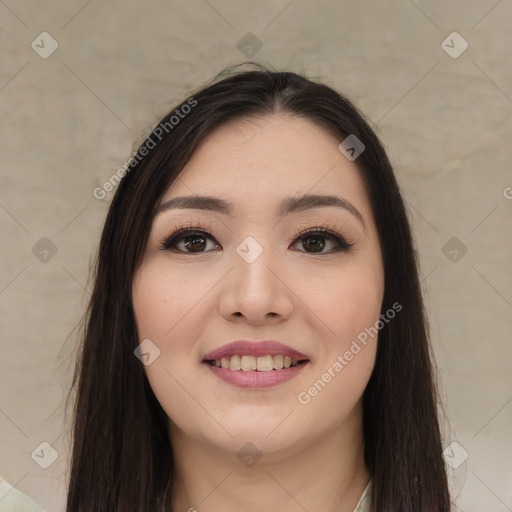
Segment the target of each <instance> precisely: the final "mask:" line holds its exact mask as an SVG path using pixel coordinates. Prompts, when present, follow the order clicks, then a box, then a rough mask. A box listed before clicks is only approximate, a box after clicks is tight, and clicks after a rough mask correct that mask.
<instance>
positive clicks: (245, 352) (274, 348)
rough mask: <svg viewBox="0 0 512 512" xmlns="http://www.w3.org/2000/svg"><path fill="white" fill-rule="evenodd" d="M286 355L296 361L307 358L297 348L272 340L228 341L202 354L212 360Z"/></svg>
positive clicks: (206, 358)
mask: <svg viewBox="0 0 512 512" xmlns="http://www.w3.org/2000/svg"><path fill="white" fill-rule="evenodd" d="M279 354H280V355H282V356H288V357H290V358H291V359H295V360H297V361H301V360H303V359H308V356H307V355H305V354H302V353H301V352H298V351H297V350H295V349H293V348H291V347H289V346H288V345H284V344H283V343H279V342H277V341H273V340H265V341H247V340H240V341H233V342H232V343H228V344H227V345H223V346H222V347H219V348H218V349H216V350H214V351H213V352H210V353H208V354H206V355H205V356H204V360H205V361H213V360H219V359H222V358H223V357H225V358H230V357H231V356H234V355H238V356H255V357H260V356H266V355H271V356H276V355H279Z"/></svg>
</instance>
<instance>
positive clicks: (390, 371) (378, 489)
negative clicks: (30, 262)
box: [67, 66, 450, 512]
mask: <svg viewBox="0 0 512 512" xmlns="http://www.w3.org/2000/svg"><path fill="white" fill-rule="evenodd" d="M125 174H126V175H125V176H124V177H123V179H122V180H121V182H120V184H119V188H118V190H117V191H116V194H115V197H114V199H113V201H112V204H111V206H110V209H109V213H108V216H107V219H106V222H105V226H104V229H103V234H102V238H101V243H100V248H99V254H98V261H97V268H96V273H95V282H94V290H93V294H92V298H91V301H90V305H89V309H88V314H87V319H86V323H85V330H84V333H83V344H82V352H81V356H80V358H79V361H78V363H77V367H76V372H75V378H74V381H73V386H74V388H76V393H77V394H76V405H75V418H74V430H73V448H72V461H71V471H70V481H69V493H68V503H67V510H68V511H69V512H71V511H72V512H79V511H80V512H82V511H84V512H85V511H87V512H90V511H95V512H103V511H105V512H107V511H108V512H112V511H123V512H128V511H140V512H142V511H144V512H149V511H155V512H156V511H170V510H172V511H178V510H183V511H186V510H189V511H193V510H197V511H199V512H206V511H216V510H223V511H228V512H229V511H231V510H235V509H236V510H239V509H240V508H243V510H244V511H256V510H258V511H259V510H280V511H296V510H297V511H298V510H309V511H325V512H327V511H329V512H334V511H336V512H352V511H354V510H357V511H358V512H360V511H365V512H366V511H374V512H376V511H378V512H384V511H389V512H397V511H404V512H405V511H407V512H410V511H415V512H442V511H448V510H449V509H450V497H449V492H448V485H447V478H446V473H445V467H444V463H443V458H442V446H441V436H440V428H439V422H438V418H437V405H436V401H437V393H436V388H435V383H434V379H433V370H432V364H431V360H430V347H429V341H428V330H427V321H426V318H425V315H424V308H423V302H422V297H421V290H420V283H419V279H418V270H417V261H416V256H415V250H414V246H413V242H412V237H411V229H410V226H409V223H408V220H407V215H406V211H405V208H404V202H403V199H402V197H401V195H400V192H399V188H398V186H397V182H396V180H395V177H394V175H393V171H392V168H391V166H390V163H389V161H388V158H387V156H386V154H385V151H384V149H383V147H382V145H381V143H380V142H379V140H378V138H377V136H376V135H375V133H374V132H373V131H372V130H371V128H370V127H369V126H368V124H367V123H366V121H365V120H364V119H363V117H362V115H361V114H360V113H358V111H357V110H356V108H355V107H354V106H353V105H352V104H351V103H350V102H349V101H348V100H347V99H345V98H344V97H342V96H341V95H340V94H339V93H337V92H335V91H334V90H333V89H331V88H329V87H327V86H325V85H322V84H318V83H315V82H312V81H310V80H308V79H306V78H304V77H302V76H299V75H296V74H294V73H287V72H272V71H269V70H267V69H265V68H263V67H261V66H259V67H258V68H257V69H256V70H254V71H245V72H239V73H234V74H232V75H230V76H227V77H224V78H223V79H220V80H217V81H213V82H212V83H210V84H209V85H208V86H206V87H204V88H203V89H201V90H200V91H198V92H197V93H195V94H194V95H193V96H192V97H190V98H188V99H187V100H185V101H184V102H183V103H182V104H181V105H180V106H179V107H178V108H176V109H174V110H173V111H172V112H170V113H169V114H168V115H167V116H166V117H165V118H164V119H162V121H161V122H160V123H159V124H158V125H157V127H155V129H154V130H153V132H152V133H151V134H150V135H149V137H148V138H147V139H146V140H145V141H144V143H143V144H142V145H141V146H140V148H139V150H138V152H137V154H136V155H135V157H134V158H133V159H132V161H131V163H130V166H129V167H128V168H127V169H126V173H125Z"/></svg>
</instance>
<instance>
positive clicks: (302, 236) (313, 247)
mask: <svg viewBox="0 0 512 512" xmlns="http://www.w3.org/2000/svg"><path fill="white" fill-rule="evenodd" d="M295 240H296V241H297V242H296V243H298V242H300V241H302V247H303V248H304V250H305V252H308V253H310V254H315V253H317V254H325V253H331V252H339V251H348V250H349V249H350V247H352V244H350V243H348V242H347V241H346V240H345V238H343V237H342V236H341V235H339V234H338V233H335V232H333V231H331V230H330V229H327V228H309V229H306V230H304V231H301V232H300V233H299V234H298V235H297V236H296V237H295V239H294V241H295ZM326 240H327V243H331V244H333V245H334V250H330V251H323V249H324V248H325V246H326Z"/></svg>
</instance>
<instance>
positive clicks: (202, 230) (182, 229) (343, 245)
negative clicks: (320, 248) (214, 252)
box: [160, 224, 354, 254]
mask: <svg viewBox="0 0 512 512" xmlns="http://www.w3.org/2000/svg"><path fill="white" fill-rule="evenodd" d="M185 235H206V236H207V237H209V238H212V239H213V238H214V237H213V233H212V229H211V228H210V227H209V226H205V227H202V226H198V225H197V226H192V225H185V224H181V225H179V226H177V227H176V228H175V229H174V230H173V232H172V233H171V234H170V235H168V236H166V237H165V238H164V239H163V240H162V241H161V242H160V247H161V249H162V250H164V251H170V250H174V251H175V252H180V253H183V254H204V253H205V252H209V251H202V252H201V251H200V252H197V253H194V252H187V251H181V250H177V249H175V248H174V249H173V246H174V245H175V244H176V242H179V241H180V240H181V239H182V238H185ZM311 235H321V236H322V237H324V238H328V239H330V240H331V241H333V242H335V243H336V244H337V245H338V249H337V250H334V251H330V252H327V253H324V252H319V253H315V252H307V251H300V252H306V254H332V253H334V252H347V251H349V250H350V248H351V247H352V246H353V245H354V244H353V242H351V241H350V240H349V239H347V237H344V236H342V235H340V234H339V233H336V232H335V231H333V230H331V229H330V228H328V227H327V226H315V227H312V228H306V229H303V230H301V231H299V232H298V233H297V234H295V235H294V236H293V237H292V239H291V240H290V241H289V243H292V242H294V241H295V240H297V239H300V238H305V237H306V236H311Z"/></svg>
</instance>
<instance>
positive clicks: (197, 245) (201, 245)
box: [184, 235, 205, 252]
mask: <svg viewBox="0 0 512 512" xmlns="http://www.w3.org/2000/svg"><path fill="white" fill-rule="evenodd" d="M190 240H192V241H193V242H192V243H190ZM198 241H199V242H198ZM184 242H185V247H186V248H187V249H191V248H192V249H194V248H195V249H199V251H200V250H202V249H204V248H205V242H204V237H203V236H201V235H199V236H195V237H193V236H189V237H187V238H185V239H184ZM199 251H192V252H199Z"/></svg>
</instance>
